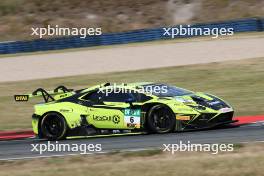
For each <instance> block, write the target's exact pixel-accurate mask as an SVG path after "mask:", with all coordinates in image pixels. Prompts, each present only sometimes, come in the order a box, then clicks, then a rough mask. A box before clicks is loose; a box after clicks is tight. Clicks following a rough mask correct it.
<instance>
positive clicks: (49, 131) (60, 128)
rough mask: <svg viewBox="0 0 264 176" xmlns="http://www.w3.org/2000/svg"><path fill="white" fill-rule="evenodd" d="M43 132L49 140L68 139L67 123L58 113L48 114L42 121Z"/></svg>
mask: <svg viewBox="0 0 264 176" xmlns="http://www.w3.org/2000/svg"><path fill="white" fill-rule="evenodd" d="M41 132H42V135H43V137H44V138H47V139H48V140H61V139H64V138H65V137H66V132H67V123H66V121H65V119H64V117H63V116H62V115H60V114H58V113H48V114H46V115H45V116H44V117H43V119H42V121H41Z"/></svg>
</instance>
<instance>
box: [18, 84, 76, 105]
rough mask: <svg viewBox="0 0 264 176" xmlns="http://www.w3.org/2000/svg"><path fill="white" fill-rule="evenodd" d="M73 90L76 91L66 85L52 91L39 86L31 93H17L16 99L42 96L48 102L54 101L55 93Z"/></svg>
mask: <svg viewBox="0 0 264 176" xmlns="http://www.w3.org/2000/svg"><path fill="white" fill-rule="evenodd" d="M73 91H74V90H73V89H68V88H66V87H65V86H58V87H57V88H55V89H54V90H52V91H46V90H45V89H43V88H38V89H36V90H35V91H33V92H32V93H31V94H24V95H15V96H14V98H15V101H28V100H29V98H33V97H40V96H42V97H43V99H44V101H45V103H47V102H50V101H54V100H55V98H54V97H53V96H55V95H59V94H65V93H68V92H73ZM52 95H53V96H52Z"/></svg>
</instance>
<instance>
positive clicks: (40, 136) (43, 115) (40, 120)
mask: <svg viewBox="0 0 264 176" xmlns="http://www.w3.org/2000/svg"><path fill="white" fill-rule="evenodd" d="M49 113H55V114H58V115H60V116H61V117H62V118H64V120H65V121H66V124H67V125H68V126H69V124H68V121H67V119H66V118H65V117H64V115H63V114H61V113H60V112H58V111H48V112H45V113H44V114H42V115H41V116H40V118H39V123H38V136H39V138H42V137H43V134H42V131H41V123H42V120H43V118H44V117H45V116H46V115H47V114H49Z"/></svg>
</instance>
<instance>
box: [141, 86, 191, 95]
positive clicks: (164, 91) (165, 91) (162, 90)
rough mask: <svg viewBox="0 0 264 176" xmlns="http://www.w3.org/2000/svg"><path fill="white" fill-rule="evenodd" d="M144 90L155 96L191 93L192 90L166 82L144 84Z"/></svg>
mask: <svg viewBox="0 0 264 176" xmlns="http://www.w3.org/2000/svg"><path fill="white" fill-rule="evenodd" d="M143 89H144V91H145V92H148V93H151V94H152V95H155V96H157V97H176V96H183V95H188V94H192V93H193V92H191V91H188V90H185V89H182V88H179V87H175V86H169V85H166V84H148V85H144V86H143Z"/></svg>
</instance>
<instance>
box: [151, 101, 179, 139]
mask: <svg viewBox="0 0 264 176" xmlns="http://www.w3.org/2000/svg"><path fill="white" fill-rule="evenodd" d="M175 123H176V118H175V115H174V113H173V112H172V110H171V109H170V108H169V107H167V106H166V105H162V104H159V105H155V106H153V107H151V108H150V110H149V112H148V113H147V129H148V131H149V132H151V133H160V134H161V133H169V132H172V131H173V130H174V128H175Z"/></svg>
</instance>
